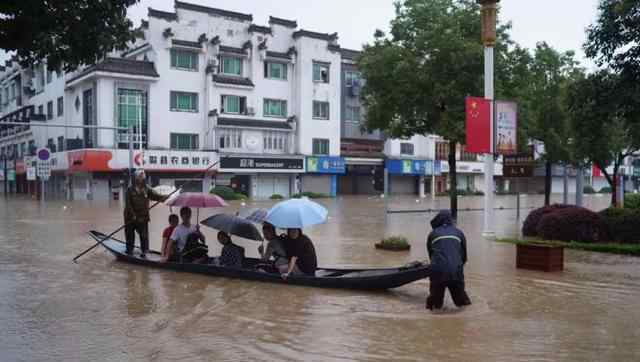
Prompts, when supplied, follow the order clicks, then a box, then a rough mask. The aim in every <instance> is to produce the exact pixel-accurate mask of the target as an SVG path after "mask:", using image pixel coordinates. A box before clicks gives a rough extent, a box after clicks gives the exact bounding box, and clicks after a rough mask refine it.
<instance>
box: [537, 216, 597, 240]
mask: <svg viewBox="0 0 640 362" xmlns="http://www.w3.org/2000/svg"><path fill="white" fill-rule="evenodd" d="M537 233H538V236H540V237H541V238H542V239H545V240H560V241H580V242H585V243H593V242H598V241H606V240H608V235H607V227H606V226H605V223H604V222H603V219H602V217H601V216H600V215H599V214H598V213H595V212H593V211H591V210H588V209H585V208H581V207H568V208H563V209H559V210H556V211H553V212H549V213H546V214H545V215H543V216H542V218H541V219H540V222H539V223H538V227H537Z"/></svg>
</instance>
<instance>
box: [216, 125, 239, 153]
mask: <svg viewBox="0 0 640 362" xmlns="http://www.w3.org/2000/svg"><path fill="white" fill-rule="evenodd" d="M218 148H220V149H221V150H224V149H240V148H242V131H241V130H239V129H222V130H219V131H218Z"/></svg>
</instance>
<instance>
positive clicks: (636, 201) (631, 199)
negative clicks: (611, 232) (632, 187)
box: [624, 194, 640, 210]
mask: <svg viewBox="0 0 640 362" xmlns="http://www.w3.org/2000/svg"><path fill="white" fill-rule="evenodd" d="M624 208H625V209H633V210H640V194H626V195H624Z"/></svg>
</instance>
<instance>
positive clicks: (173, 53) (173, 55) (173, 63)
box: [171, 49, 178, 67]
mask: <svg viewBox="0 0 640 362" xmlns="http://www.w3.org/2000/svg"><path fill="white" fill-rule="evenodd" d="M171 66H172V67H177V66H178V59H177V54H176V50H175V49H171Z"/></svg>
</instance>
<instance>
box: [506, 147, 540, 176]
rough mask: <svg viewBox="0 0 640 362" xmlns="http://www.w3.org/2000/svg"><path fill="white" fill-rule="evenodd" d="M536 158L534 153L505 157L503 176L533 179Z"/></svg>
mask: <svg viewBox="0 0 640 362" xmlns="http://www.w3.org/2000/svg"><path fill="white" fill-rule="evenodd" d="M534 168H535V158H534V157H533V153H532V152H531V153H521V154H515V155H510V156H508V155H505V156H504V164H503V169H502V174H503V175H504V177H533V170H534Z"/></svg>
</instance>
